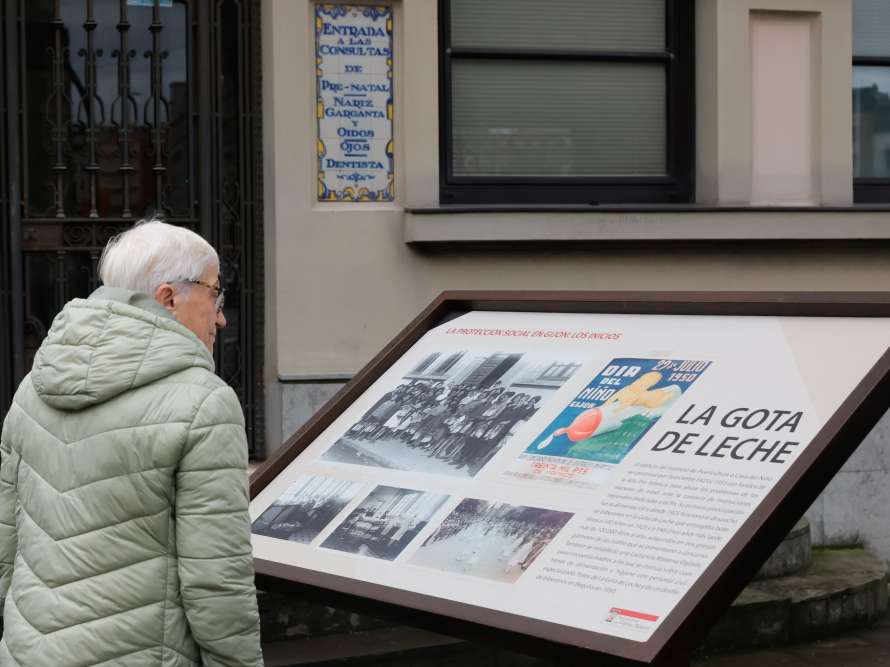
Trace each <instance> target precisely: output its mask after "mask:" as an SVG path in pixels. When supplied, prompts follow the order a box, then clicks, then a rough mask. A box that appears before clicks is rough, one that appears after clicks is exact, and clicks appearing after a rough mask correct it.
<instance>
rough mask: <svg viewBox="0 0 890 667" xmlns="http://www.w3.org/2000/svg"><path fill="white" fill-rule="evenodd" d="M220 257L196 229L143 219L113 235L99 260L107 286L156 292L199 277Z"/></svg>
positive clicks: (213, 266) (212, 266) (149, 292)
mask: <svg viewBox="0 0 890 667" xmlns="http://www.w3.org/2000/svg"><path fill="white" fill-rule="evenodd" d="M215 267H219V256H218V255H217V254H216V251H215V250H214V249H213V246H211V245H210V244H209V243H207V241H205V240H204V239H203V238H201V237H200V236H199V235H198V234H195V232H193V231H191V230H189V229H185V228H184V227H176V226H175V225H168V224H167V223H165V222H162V221H160V220H156V219H152V220H140V221H139V222H137V223H136V224H135V225H134V226H133V227H132V228H131V229H128V230H127V231H125V232H123V233H121V234H118V235H117V236H115V237H114V238H112V239H111V240H110V241H109V242H108V245H106V246H105V250H103V251H102V257H101V259H100V260H99V277H100V278H101V279H102V283H103V284H104V285H106V286H107V287H122V288H124V289H128V290H132V291H134V292H145V293H146V294H153V293H154V292H155V290H156V289H157V288H158V287H159V286H160V285H163V284H164V283H174V282H188V281H191V280H200V279H201V276H203V275H204V274H205V273H206V272H207V271H208V270H210V269H211V268H215Z"/></svg>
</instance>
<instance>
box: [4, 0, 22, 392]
mask: <svg viewBox="0 0 890 667" xmlns="http://www.w3.org/2000/svg"><path fill="white" fill-rule="evenodd" d="M4 2H5V4H6V17H7V20H6V24H5V26H4V27H5V29H6V32H5V34H4V36H3V37H4V39H3V47H2V48H5V49H6V53H5V60H6V108H7V109H8V110H9V113H8V114H7V116H6V128H5V131H6V137H7V141H6V155H5V156H0V159H4V157H5V160H6V173H7V175H8V177H9V189H8V190H7V195H8V198H7V202H6V205H7V222H8V224H9V228H8V231H9V245H8V247H9V255H10V257H9V270H10V277H9V287H10V292H11V299H10V301H11V306H12V318H11V319H12V375H13V384H18V383H19V382H20V381H21V379H22V378H23V377H24V376H25V326H24V321H25V318H24V301H25V298H24V297H25V288H24V276H23V275H22V272H23V267H22V226H21V220H22V211H21V207H20V202H21V192H20V189H19V181H18V178H17V176H18V174H20V173H21V172H22V164H21V152H20V143H19V142H20V135H19V118H18V116H16V114H15V113H14V110H16V109H18V110H19V113H21V108H22V107H21V104H20V103H19V58H22V62H24V54H23V53H21V52H20V51H19V48H20V44H19V37H20V35H21V33H22V27H21V26H22V22H23V21H24V15H25V7H24V0H19V2H18V3H17V2H16V1H15V0H4Z"/></svg>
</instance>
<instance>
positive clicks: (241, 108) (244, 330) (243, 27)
mask: <svg viewBox="0 0 890 667" xmlns="http://www.w3.org/2000/svg"><path fill="white" fill-rule="evenodd" d="M238 9H239V14H238V26H237V28H238V30H239V33H238V35H239V39H238V140H239V144H238V148H239V153H240V154H239V159H238V180H239V182H240V184H241V185H240V189H241V197H240V200H239V202H238V203H239V211H238V217H239V225H238V231H239V232H240V233H239V238H238V239H237V243H238V249H239V253H240V257H239V262H240V264H241V270H240V271H239V276H240V278H241V285H240V288H241V321H240V326H241V331H240V339H241V340H240V345H241V369H240V371H241V391H242V394H243V401H244V411H245V415H244V418H245V425H246V429H247V437H248V442H253V427H254V421H253V413H254V410H255V407H256V406H255V405H254V402H253V383H252V382H251V377H250V373H251V369H253V336H252V335H251V334H252V330H251V325H252V323H253V316H252V315H253V313H252V310H253V309H252V303H253V294H252V286H253V280H252V276H253V272H252V271H251V270H250V269H251V268H252V267H251V262H250V257H251V256H252V246H253V243H252V240H253V239H252V237H251V234H249V233H248V226H249V225H252V224H253V219H252V218H251V217H250V216H249V213H248V206H249V203H248V198H249V196H250V185H249V183H248V173H249V168H248V166H249V160H250V152H249V147H250V143H249V142H250V117H249V111H248V110H249V109H250V93H249V90H250V84H249V81H250V70H249V68H248V58H247V56H246V54H247V53H249V51H248V49H249V47H250V21H249V18H248V17H247V13H248V11H249V8H248V7H247V5H246V4H241V3H239V4H238Z"/></svg>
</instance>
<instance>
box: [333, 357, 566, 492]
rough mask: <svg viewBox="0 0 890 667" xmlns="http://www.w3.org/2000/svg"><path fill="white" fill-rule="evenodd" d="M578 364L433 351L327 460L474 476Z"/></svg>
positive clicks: (355, 426)
mask: <svg viewBox="0 0 890 667" xmlns="http://www.w3.org/2000/svg"><path fill="white" fill-rule="evenodd" d="M580 366H581V364H580V363H578V362H575V361H571V360H561V359H555V358H553V357H552V356H550V357H544V356H543V355H532V354H524V353H512V352H496V351H492V352H468V351H466V350H444V351H442V352H434V353H432V354H430V355H428V356H427V357H426V358H424V359H423V360H422V361H421V362H420V363H419V364H417V365H416V366H415V367H414V368H413V369H412V370H411V372H409V373H407V374H406V375H404V376H403V377H402V378H401V380H400V382H399V383H398V384H397V385H396V386H394V387H389V388H387V389H386V390H385V391H384V393H383V394H382V395H381V396H380V397H379V398H378V400H377V401H376V402H375V403H374V404H373V405H372V406H371V407H370V408H369V409H368V410H367V411H366V412H365V414H364V415H362V417H361V418H360V419H359V420H358V421H357V422H356V423H355V424H353V425H352V426H351V427H350V428H349V429H348V431H347V432H346V433H345V434H344V435H343V436H342V437H341V438H339V439H338V440H337V441H336V442H334V444H333V445H331V446H330V447H329V448H328V449H327V451H325V452H324V454H323V455H322V458H324V459H325V460H328V461H335V462H338V463H350V464H355V465H364V466H374V467H379V468H390V469H395V470H411V471H414V472H425V473H433V474H441V475H451V476H456V477H474V476H475V475H476V474H477V473H478V472H479V471H480V470H481V469H482V468H483V467H484V466H485V464H486V463H488V462H489V461H490V460H491V459H492V457H493V456H494V455H495V454H496V453H497V452H498V451H499V450H500V448H501V447H502V446H503V444H504V443H505V442H506V441H507V439H508V438H509V437H510V436H511V435H512V434H513V433H515V432H516V430H517V429H518V428H519V427H520V426H521V425H522V424H523V423H525V422H526V421H528V420H529V419H530V418H531V417H532V416H533V415H534V414H535V413H536V412H537V411H538V409H540V408H541V407H542V406H543V405H544V404H545V403H546V402H547V401H548V400H549V398H550V397H551V396H552V395H553V394H555V393H556V392H557V390H558V389H559V388H560V387H562V386H563V384H564V383H565V382H566V381H567V380H568V379H569V378H571V377H572V375H573V374H574V373H575V371H576V370H577V369H578V368H579V367H580Z"/></svg>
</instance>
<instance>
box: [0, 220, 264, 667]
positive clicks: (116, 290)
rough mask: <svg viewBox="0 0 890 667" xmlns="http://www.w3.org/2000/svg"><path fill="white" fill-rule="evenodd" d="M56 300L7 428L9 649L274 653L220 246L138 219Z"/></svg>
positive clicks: (44, 658)
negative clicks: (221, 339)
mask: <svg viewBox="0 0 890 667" xmlns="http://www.w3.org/2000/svg"><path fill="white" fill-rule="evenodd" d="M100 275H101V278H102V282H103V284H104V286H103V287H101V288H99V289H98V290H96V291H95V292H94V293H93V294H92V295H91V296H90V297H89V298H88V299H85V300H84V299H75V300H73V301H71V302H70V303H68V304H67V305H66V306H65V308H64V309H63V310H62V312H61V313H60V314H59V315H58V316H57V317H56V319H55V321H54V322H53V325H52V327H51V328H50V330H49V333H48V334H47V337H46V340H45V341H44V342H43V345H42V346H41V347H40V350H39V351H38V352H37V356H36V357H35V359H34V366H33V369H32V371H31V374H30V375H29V376H28V377H26V378H25V380H24V381H23V382H22V384H21V386H20V387H19V389H18V392H17V393H16V395H15V399H14V401H13V404H12V406H11V407H10V410H9V413H8V416H7V418H6V422H5V424H4V425H3V432H2V438H0V561H2V565H0V594H2V595H3V596H4V597H5V604H4V608H3V623H4V636H3V640H2V642H0V666H3V665H20V666H22V667H42V666H44V665H46V666H47V667H65V666H66V665H98V664H103V665H106V664H107V665H127V666H128V667H137V666H142V665H144V666H146V667H149V666H151V667H158V666H164V667H167V666H169V667H173V666H176V667H180V666H183V667H184V666H186V665H204V666H205V667H214V666H217V665H227V666H235V665H238V666H242V665H251V666H256V665H262V662H263V661H262V656H261V652H260V638H259V620H258V615H257V605H256V591H255V589H254V584H253V561H252V556H251V547H250V524H249V518H248V513H247V508H248V498H247V490H246V474H245V469H246V465H247V445H246V442H245V437H244V426H243V415H242V413H241V407H240V405H239V403H238V399H237V398H236V396H235V393H234V392H233V391H232V389H230V388H229V387H228V386H227V385H226V384H225V383H224V382H223V381H222V380H220V379H219V378H218V377H217V376H216V375H214V373H213V355H212V352H213V344H214V340H215V338H216V332H217V329H220V328H222V327H224V326H225V324H226V320H225V316H224V315H223V313H222V306H223V292H222V289H221V288H220V286H219V259H218V257H217V255H216V252H215V251H214V250H213V248H212V247H211V246H210V245H209V244H208V243H207V242H206V241H204V239H202V238H201V237H200V236H198V235H197V234H195V233H193V232H190V231H188V230H186V229H182V228H179V227H174V226H171V225H167V224H164V223H162V222H157V221H150V222H147V223H143V224H138V225H137V226H135V227H134V228H133V229H131V230H129V231H127V232H125V233H123V234H121V235H120V236H118V237H116V238H115V239H113V240H112V241H111V242H109V244H108V246H107V247H106V248H105V252H104V253H103V255H102V260H101V263H100Z"/></svg>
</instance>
